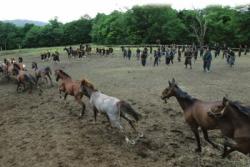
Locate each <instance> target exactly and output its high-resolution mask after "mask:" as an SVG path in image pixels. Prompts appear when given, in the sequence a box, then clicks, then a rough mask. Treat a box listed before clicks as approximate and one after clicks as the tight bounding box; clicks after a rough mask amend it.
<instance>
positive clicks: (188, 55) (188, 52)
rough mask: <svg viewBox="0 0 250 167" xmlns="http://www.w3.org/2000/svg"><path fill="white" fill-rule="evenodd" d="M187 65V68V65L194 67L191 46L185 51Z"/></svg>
mask: <svg viewBox="0 0 250 167" xmlns="http://www.w3.org/2000/svg"><path fill="white" fill-rule="evenodd" d="M184 56H185V63H184V64H185V67H186V68H187V66H188V65H189V66H190V69H192V52H191V48H186V50H185V53H184Z"/></svg>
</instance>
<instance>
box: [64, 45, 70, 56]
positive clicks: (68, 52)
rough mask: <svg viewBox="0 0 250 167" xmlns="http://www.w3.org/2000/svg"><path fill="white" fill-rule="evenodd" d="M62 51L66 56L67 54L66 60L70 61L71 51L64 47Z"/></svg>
mask: <svg viewBox="0 0 250 167" xmlns="http://www.w3.org/2000/svg"><path fill="white" fill-rule="evenodd" d="M63 50H64V51H66V52H67V54H68V58H69V59H70V58H71V51H70V49H69V48H66V47H64V49H63Z"/></svg>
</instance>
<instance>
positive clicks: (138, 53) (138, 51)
mask: <svg viewBox="0 0 250 167" xmlns="http://www.w3.org/2000/svg"><path fill="white" fill-rule="evenodd" d="M140 54H141V50H140V49H139V48H137V50H136V58H137V61H139V60H140Z"/></svg>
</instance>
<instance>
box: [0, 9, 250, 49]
mask: <svg viewBox="0 0 250 167" xmlns="http://www.w3.org/2000/svg"><path fill="white" fill-rule="evenodd" d="M249 30H250V10H249V8H248V9H247V10H242V7H236V8H231V7H225V6H208V7H206V8H204V9H192V10H180V11H177V10H175V9H173V8H172V7H171V6H168V5H144V6H134V7H132V8H131V9H128V10H127V11H125V12H121V11H113V12H112V13H110V14H102V13H98V14H97V15H96V17H95V18H90V17H81V18H80V19H78V20H74V21H71V22H68V23H65V24H63V23H61V22H59V21H58V19H57V18H55V19H52V20H50V21H49V23H48V24H47V25H45V26H36V25H33V24H25V26H23V27H17V26H15V25H14V24H11V23H4V22H0V49H2V50H9V49H17V48H36V47H50V46H66V45H74V44H79V43H95V44H102V45H110V44H112V45H123V44H126V45H127V44H172V43H175V44H192V43H195V44H197V45H205V44H207V45H213V44H216V43H217V44H219V45H223V44H226V45H228V46H233V47H239V45H246V44H249V43H250V31H249Z"/></svg>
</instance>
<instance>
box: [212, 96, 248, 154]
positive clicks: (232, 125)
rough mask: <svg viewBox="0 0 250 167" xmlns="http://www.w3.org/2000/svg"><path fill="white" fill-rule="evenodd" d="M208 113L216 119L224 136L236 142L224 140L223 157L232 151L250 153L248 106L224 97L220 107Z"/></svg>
mask: <svg viewBox="0 0 250 167" xmlns="http://www.w3.org/2000/svg"><path fill="white" fill-rule="evenodd" d="M208 115H209V116H210V117H212V118H214V119H216V120H217V121H218V126H219V129H220V130H221V132H222V134H223V135H224V136H225V137H228V138H231V139H233V140H234V141H235V142H236V144H232V143H229V142H228V141H227V140H225V142H224V151H223V154H222V157H223V158H225V157H226V156H228V155H229V154H230V153H231V152H233V151H239V152H241V153H243V154H248V153H250V106H243V105H242V104H240V103H239V102H237V101H230V100H228V99H227V98H226V97H224V98H223V102H222V107H218V108H215V109H213V110H211V111H210V112H209V113H208ZM227 147H229V149H227Z"/></svg>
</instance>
